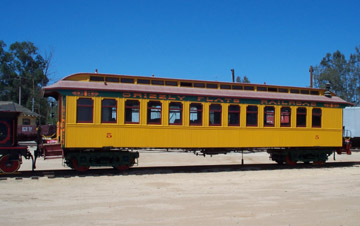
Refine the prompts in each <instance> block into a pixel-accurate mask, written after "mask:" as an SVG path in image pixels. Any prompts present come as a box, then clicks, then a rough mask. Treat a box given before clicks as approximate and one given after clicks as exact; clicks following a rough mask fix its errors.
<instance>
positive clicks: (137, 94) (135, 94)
mask: <svg viewBox="0 0 360 226" xmlns="http://www.w3.org/2000/svg"><path fill="white" fill-rule="evenodd" d="M133 97H134V98H136V97H139V98H141V97H142V94H141V93H134V94H133Z"/></svg>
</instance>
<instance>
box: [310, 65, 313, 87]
mask: <svg viewBox="0 0 360 226" xmlns="http://www.w3.org/2000/svg"><path fill="white" fill-rule="evenodd" d="M309 72H310V88H313V72H314V69H313V67H312V66H311V65H310V69H309Z"/></svg>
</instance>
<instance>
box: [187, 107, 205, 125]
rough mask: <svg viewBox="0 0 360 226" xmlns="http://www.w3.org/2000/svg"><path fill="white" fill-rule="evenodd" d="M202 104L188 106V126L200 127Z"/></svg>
mask: <svg viewBox="0 0 360 226" xmlns="http://www.w3.org/2000/svg"><path fill="white" fill-rule="evenodd" d="M202 109H203V107H202V104H196V103H192V104H190V125H192V126H201V125H202Z"/></svg>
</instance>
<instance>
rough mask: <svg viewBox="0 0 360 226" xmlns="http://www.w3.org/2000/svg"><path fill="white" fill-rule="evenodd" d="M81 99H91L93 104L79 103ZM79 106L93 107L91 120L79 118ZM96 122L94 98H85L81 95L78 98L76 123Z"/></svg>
mask: <svg viewBox="0 0 360 226" xmlns="http://www.w3.org/2000/svg"><path fill="white" fill-rule="evenodd" d="M81 100H91V105H88V104H79V101H81ZM79 107H81V108H91V121H86V120H79V116H80V115H79ZM93 122H94V100H93V99H92V98H83V97H80V98H78V99H77V100H76V123H93Z"/></svg>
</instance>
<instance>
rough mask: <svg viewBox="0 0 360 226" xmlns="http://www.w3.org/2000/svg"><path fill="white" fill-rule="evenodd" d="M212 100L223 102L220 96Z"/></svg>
mask: <svg viewBox="0 0 360 226" xmlns="http://www.w3.org/2000/svg"><path fill="white" fill-rule="evenodd" d="M214 102H221V103H224V101H223V99H221V98H216V99H215V100H214Z"/></svg>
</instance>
